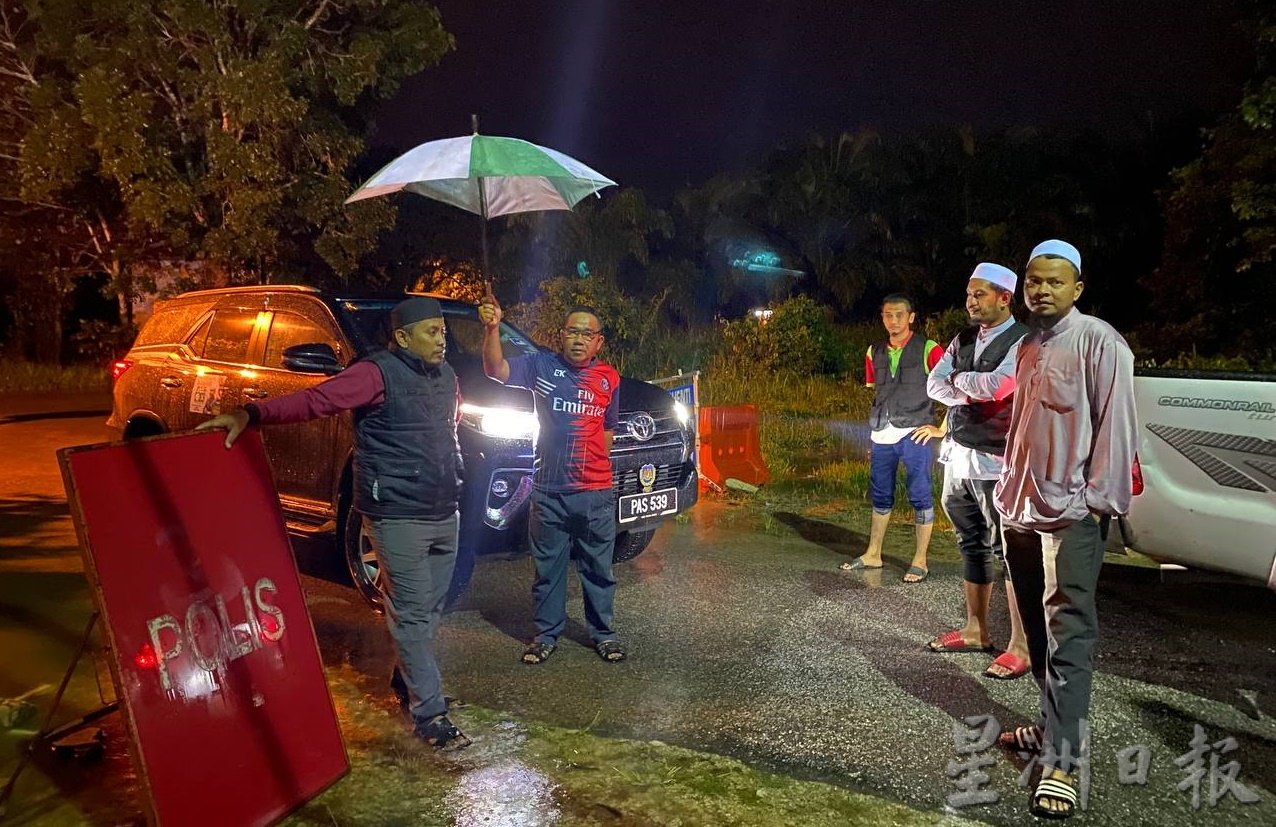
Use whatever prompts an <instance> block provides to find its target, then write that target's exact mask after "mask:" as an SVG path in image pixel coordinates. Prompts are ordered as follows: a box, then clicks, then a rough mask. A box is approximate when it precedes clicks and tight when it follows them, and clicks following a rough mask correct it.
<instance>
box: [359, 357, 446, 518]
mask: <svg viewBox="0 0 1276 827" xmlns="http://www.w3.org/2000/svg"><path fill="white" fill-rule="evenodd" d="M368 359H369V361H371V362H372V363H374V364H375V365H376V366H377V367H378V368H380V369H381V379H382V381H383V382H384V383H385V402H384V403H383V404H381V405H373V406H371V407H367V408H360V409H359V410H356V411H355V415H354V430H355V452H354V492H355V494H354V497H355V499H354V501H355V505H356V506H357V507H358V509H359V511H360V512H362V513H363V514H366V515H368V516H369V517H398V518H404V517H411V518H417V519H442V518H444V517H450V516H451V515H452V514H454V513H455V512H456V505H457V499H458V495H459V493H460V490H461V479H460V472H461V448H460V444H459V443H458V442H457V439H456V404H457V400H456V374H455V373H454V372H453V371H452V367H451V366H450V365H448V364H447V363H446V362H444V363H443V364H442V365H440V366H438V367H428V366H427V365H426V364H425V363H424V362H422V361H421V360H420V359H419V358H418V357H416V356H414V355H413V354H411V353H409V352H407V351H405V350H398V349H396V350H383V351H379V352H377V353H374V354H373V355H372V356H370V357H368Z"/></svg>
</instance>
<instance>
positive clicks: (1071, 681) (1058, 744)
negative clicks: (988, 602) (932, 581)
mask: <svg viewBox="0 0 1276 827" xmlns="http://www.w3.org/2000/svg"><path fill="white" fill-rule="evenodd" d="M1002 544H1003V546H1004V548H1005V554H1006V566H1007V569H1008V570H1009V573H1010V580H1011V582H1012V583H1014V584H1015V596H1016V598H1017V599H1018V602H1019V614H1020V616H1021V617H1022V618H1023V626H1024V632H1025V633H1026V634H1027V637H1028V654H1029V657H1030V659H1031V661H1032V674H1033V677H1035V678H1036V679H1037V684H1038V686H1040V687H1041V719H1040V721H1039V725H1040V726H1041V727H1042V729H1044V730H1045V747H1046V750H1045V752H1044V754H1043V761H1044V762H1045V763H1046V764H1047V765H1048V766H1052V767H1056V768H1058V769H1061V770H1063V771H1064V772H1071V771H1072V770H1073V768H1074V767H1075V766H1076V763H1077V760H1078V758H1079V757H1080V755H1081V754H1082V752H1083V750H1085V749H1087V748H1088V746H1089V745H1088V744H1084V743H1083V740H1084V735H1085V733H1084V731H1083V730H1084V728H1085V727H1086V726H1087V724H1086V723H1085V722H1086V721H1087V719H1088V717H1089V714H1090V686H1091V683H1092V680H1093V676H1094V646H1095V643H1096V642H1097V641H1098V638H1099V616H1098V613H1097V611H1096V609H1095V599H1094V598H1095V591H1096V590H1097V588H1098V582H1099V570H1100V569H1101V568H1102V567H1103V540H1102V539H1101V537H1100V532H1099V523H1098V521H1097V520H1095V519H1094V518H1093V517H1086V518H1085V519H1082V520H1078V521H1076V522H1075V523H1071V524H1069V525H1067V526H1064V527H1063V528H1059V529H1056V530H1054V531H1033V530H1031V529H1025V528H1022V527H1020V526H1015V525H1010V524H1003V525H1002Z"/></svg>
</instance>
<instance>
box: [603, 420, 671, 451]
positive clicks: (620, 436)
mask: <svg viewBox="0 0 1276 827" xmlns="http://www.w3.org/2000/svg"><path fill="white" fill-rule="evenodd" d="M638 413H640V411H632V412H630V413H628V414H622V415H621V417H620V427H619V428H617V429H616V438H615V440H614V441H613V443H612V453H613V454H624V453H626V452H628V451H649V450H651V449H652V448H668V447H677V448H679V449H681V448H682V447H683V444H684V443H683V440H684V438H685V436H684V431H683V429H682V426H681V425H679V424H678V420H677V419H676V418H674V416H673V415H672V414H665V415H663V416H656V415H655V414H651V417H652V419H654V420H655V421H656V433H655V434H654V435H653V436H652V437H651V439H649V440H647V441H646V442H640V441H639V440H638V439H637V438H636V437H635V436H634V435H633V433H632V432H631V431H630V430H629V423H630V420H631V419H632V418H633V417H634V416H636V415H637V414H638Z"/></svg>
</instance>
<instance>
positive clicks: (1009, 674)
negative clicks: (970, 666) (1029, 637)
mask: <svg viewBox="0 0 1276 827" xmlns="http://www.w3.org/2000/svg"><path fill="white" fill-rule="evenodd" d="M994 666H999V667H1001V668H1002V669H1005V670H1006V674H1004V675H1002V674H999V673H997V672H994V671H992V668H993V667H994ZM1031 668H1032V664H1030V663H1029V662H1028V659H1027V658H1021V657H1019V656H1018V655H1016V654H1014V653H1013V652H1002V653H1001V654H1000V655H998V656H997V657H996V659H995V660H994V661H993V662H992V663H990V664H988V668H987V669H985V670H984V677H985V678H992V679H993V680H997V681H1013V680H1014V679H1015V678H1022V677H1023V676H1024V675H1026V674H1028V670H1029V669H1031Z"/></svg>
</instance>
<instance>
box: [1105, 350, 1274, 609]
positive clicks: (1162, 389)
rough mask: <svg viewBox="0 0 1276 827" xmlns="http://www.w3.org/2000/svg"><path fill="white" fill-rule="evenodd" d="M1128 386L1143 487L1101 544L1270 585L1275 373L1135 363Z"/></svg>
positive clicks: (1272, 536) (1272, 534)
mask: <svg viewBox="0 0 1276 827" xmlns="http://www.w3.org/2000/svg"><path fill="white" fill-rule="evenodd" d="M1134 392H1135V400H1136V402H1135V404H1136V409H1137V411H1138V417H1139V454H1138V457H1139V466H1140V468H1141V471H1142V478H1143V491H1142V493H1140V494H1139V495H1138V496H1136V497H1135V498H1134V500H1133V502H1132V504H1131V506H1130V513H1129V515H1128V516H1126V517H1123V518H1121V519H1120V520H1119V521H1118V528H1119V530H1118V531H1112V530H1109V536H1108V542H1109V547H1110V548H1111V547H1113V546H1117V547H1119V546H1121V545H1124V546H1125V547H1127V548H1131V549H1134V550H1135V551H1137V552H1139V553H1141V554H1144V555H1146V556H1148V557H1150V558H1152V559H1153V560H1157V561H1159V562H1163V563H1176V564H1179V565H1182V566H1187V567H1190V568H1200V569H1209V570H1213V571H1220V572H1227V573H1230V574H1234V575H1239V576H1241V577H1244V578H1247V579H1252V580H1258V581H1260V582H1263V583H1266V584H1267V586H1268V587H1269V588H1272V589H1276V375H1263V374H1246V373H1222V372H1215V371H1191V370H1161V369H1157V370H1139V371H1137V372H1136V375H1135V379H1134Z"/></svg>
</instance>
